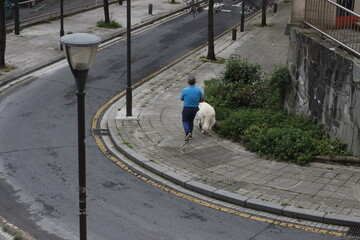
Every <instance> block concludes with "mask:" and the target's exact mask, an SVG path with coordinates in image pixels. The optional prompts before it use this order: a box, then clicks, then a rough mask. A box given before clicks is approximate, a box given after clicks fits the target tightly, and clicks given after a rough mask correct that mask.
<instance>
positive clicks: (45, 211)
mask: <svg viewBox="0 0 360 240" xmlns="http://www.w3.org/2000/svg"><path fill="white" fill-rule="evenodd" d="M206 19H207V16H206V14H201V15H198V16H196V17H195V18H194V17H193V16H191V15H186V16H184V17H181V18H178V19H175V20H172V21H171V22H167V23H165V24H163V25H161V26H158V27H156V28H152V29H150V30H148V31H145V32H143V33H141V34H138V35H136V36H134V37H133V39H132V46H133V52H132V53H133V58H132V69H133V72H132V80H133V83H135V82H137V81H139V80H141V79H143V78H144V77H146V76H147V75H149V74H151V73H153V72H155V71H156V70H159V69H160V68H161V67H163V66H165V65H167V64H168V63H170V62H172V61H173V60H175V59H177V58H179V57H180V56H182V55H184V54H185V53H187V52H189V51H190V50H192V49H194V48H195V47H197V46H199V45H200V44H203V43H205V42H206V36H207V30H206ZM215 19H216V20H215V21H216V26H217V27H216V32H217V33H219V32H221V31H223V30H224V29H227V28H229V27H230V26H232V25H233V24H235V23H237V22H238V20H239V16H238V15H237V14H232V13H227V12H223V13H219V14H216V15H215ZM125 83H126V45H125V42H120V43H119V44H116V45H113V46H111V47H109V48H106V49H104V50H102V51H100V52H99V54H98V57H97V59H96V62H95V64H94V66H93V67H92V69H91V70H90V74H89V78H88V83H87V97H86V120H87V126H86V129H87V135H86V145H87V194H88V198H87V210H88V239H93V240H102V239H104V240H105V239H106V240H119V239H137V240H140V239H147V240H151V239H154V240H155V239H157V240H159V239H207V240H209V239H290V238H291V239H294V240H295V239H339V238H336V237H331V236H326V235H318V234H313V233H309V232H303V231H299V230H294V229H289V228H282V227H280V226H277V225H272V224H267V223H262V222H257V221H253V220H249V219H245V218H241V217H238V216H235V215H231V214H227V213H223V212H220V211H217V210H214V209H210V208H206V207H204V206H200V205H197V204H195V203H193V202H191V201H187V200H184V199H182V198H179V197H177V196H174V195H172V194H169V193H167V192H164V191H162V190H160V189H158V188H155V187H153V186H152V185H149V184H148V183H145V182H143V181H142V180H140V179H138V178H137V177H135V176H133V175H130V174H128V173H126V172H124V171H123V170H122V169H120V168H118V167H117V166H116V165H114V163H112V162H111V161H110V160H108V159H107V158H106V157H105V156H104V155H103V154H102V153H101V152H100V150H99V149H98V147H97V145H96V144H95V142H94V140H93V138H92V136H91V132H90V122H91V119H92V116H93V115H94V113H95V112H96V111H97V110H98V108H99V107H100V106H101V105H102V104H104V103H105V102H107V101H108V100H109V99H110V98H111V97H113V96H114V95H116V94H117V93H118V92H120V91H122V90H124V88H125ZM0 100H1V102H0V111H1V113H2V114H1V116H0V131H1V133H2V134H1V135H0V192H1V194H0V215H2V216H4V217H5V218H6V219H8V220H9V221H10V222H12V223H14V224H15V225H17V226H18V227H20V228H21V229H23V230H25V231H27V232H29V233H30V234H32V235H33V236H34V237H35V238H36V239H38V240H53V239H54V240H58V239H59V240H60V239H76V238H77V237H78V192H77V176H78V173H77V126H76V95H75V84H74V81H73V77H72V75H71V73H70V70H69V68H68V66H67V65H66V64H64V65H62V66H60V67H59V68H55V69H53V71H51V72H45V73H44V74H43V75H41V76H40V77H38V78H36V79H34V80H33V81H30V82H28V83H26V84H23V85H22V86H21V87H18V88H16V89H15V90H12V91H10V92H9V93H8V94H6V95H5V96H2V97H1V98H0Z"/></svg>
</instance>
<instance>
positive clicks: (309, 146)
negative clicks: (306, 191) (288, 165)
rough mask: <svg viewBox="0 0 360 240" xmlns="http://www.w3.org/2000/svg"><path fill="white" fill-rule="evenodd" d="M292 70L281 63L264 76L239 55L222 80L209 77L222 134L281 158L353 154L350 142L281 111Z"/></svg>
mask: <svg viewBox="0 0 360 240" xmlns="http://www.w3.org/2000/svg"><path fill="white" fill-rule="evenodd" d="M290 83H291V77H290V74H289V71H288V70H287V68H286V67H285V66H278V67H277V68H276V69H275V71H274V72H273V73H272V74H271V75H270V77H269V78H266V77H263V78H262V79H261V73H260V66H259V65H258V64H250V63H248V62H247V61H246V60H242V59H240V58H239V57H238V56H236V55H233V56H231V57H230V59H229V60H228V61H227V63H226V67H225V72H224V73H223V75H222V77H220V78H213V79H210V80H208V81H205V87H204V92H205V97H206V101H207V102H209V103H210V104H211V105H213V106H214V108H215V111H216V118H217V120H218V124H217V126H216V128H215V131H217V132H218V133H219V134H220V135H222V136H224V137H226V138H230V139H233V140H235V141H239V140H243V141H244V144H245V146H246V148H247V149H249V150H251V151H255V152H257V153H259V154H260V155H266V156H268V157H270V158H273V159H276V160H284V161H290V162H295V163H297V164H301V165H304V164H307V163H308V162H309V161H310V160H311V159H312V157H313V156H315V155H327V156H328V155H341V156H344V155H345V156H349V155H351V153H350V152H347V151H345V147H346V144H344V143H342V142H341V141H340V140H339V139H333V140H331V139H330V138H329V136H328V135H327V134H326V133H325V131H324V129H323V126H322V125H319V124H317V123H316V122H315V121H314V120H313V119H310V118H308V117H301V116H293V115H290V114H288V113H286V112H285V111H283V110H281V109H282V106H283V100H284V95H285V89H286V88H287V87H288V86H289V84H290Z"/></svg>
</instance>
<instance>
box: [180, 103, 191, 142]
mask: <svg viewBox="0 0 360 240" xmlns="http://www.w3.org/2000/svg"><path fill="white" fill-rule="evenodd" d="M189 120H190V118H189V108H183V111H182V123H183V127H184V132H185V135H186V134H188V133H190V132H191V130H190V122H189Z"/></svg>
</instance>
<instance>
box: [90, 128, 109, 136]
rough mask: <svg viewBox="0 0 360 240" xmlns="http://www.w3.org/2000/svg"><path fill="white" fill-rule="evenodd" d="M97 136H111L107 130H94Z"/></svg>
mask: <svg viewBox="0 0 360 240" xmlns="http://www.w3.org/2000/svg"><path fill="white" fill-rule="evenodd" d="M93 132H94V134H95V135H98V136H99V135H109V131H108V130H107V129H93Z"/></svg>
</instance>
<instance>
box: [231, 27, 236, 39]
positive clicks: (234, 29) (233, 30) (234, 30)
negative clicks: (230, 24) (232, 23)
mask: <svg viewBox="0 0 360 240" xmlns="http://www.w3.org/2000/svg"><path fill="white" fill-rule="evenodd" d="M232 40H236V28H233V29H232Z"/></svg>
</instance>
